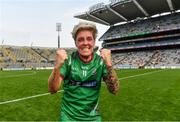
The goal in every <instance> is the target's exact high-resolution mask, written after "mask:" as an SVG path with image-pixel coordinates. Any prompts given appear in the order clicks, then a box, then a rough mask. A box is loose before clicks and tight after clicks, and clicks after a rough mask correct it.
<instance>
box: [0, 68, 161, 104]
mask: <svg viewBox="0 0 180 122" xmlns="http://www.w3.org/2000/svg"><path fill="white" fill-rule="evenodd" d="M161 71H164V70H158V71H153V72H147V73H143V74H138V75H132V76H128V77H123V78H119V80H123V79H128V78H133V77H138V76H143V75H149V74H153V73H156V72H161ZM63 91H64V90H60V91H58V92H63ZM49 94H50V93H44V94H38V95H34V96H29V97H23V98H19V99H15V100H9V101H4V102H0V105H3V104H8V103H13V102H17V101H22V100H27V99H31V98H36V97H41V96H45V95H49Z"/></svg>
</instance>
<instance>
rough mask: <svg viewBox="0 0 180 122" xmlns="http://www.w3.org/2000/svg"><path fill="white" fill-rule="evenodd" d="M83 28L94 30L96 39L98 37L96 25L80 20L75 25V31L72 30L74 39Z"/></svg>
mask: <svg viewBox="0 0 180 122" xmlns="http://www.w3.org/2000/svg"><path fill="white" fill-rule="evenodd" d="M82 30H89V31H92V34H93V37H94V40H95V39H96V37H97V33H98V31H97V28H96V25H95V24H93V23H90V22H79V23H78V24H77V25H75V26H74V28H73V31H72V32H71V34H72V37H73V39H74V40H76V37H77V34H78V33H79V32H80V31H82Z"/></svg>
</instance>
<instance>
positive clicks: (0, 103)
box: [0, 90, 64, 105]
mask: <svg viewBox="0 0 180 122" xmlns="http://www.w3.org/2000/svg"><path fill="white" fill-rule="evenodd" d="M63 91H64V90H59V91H58V92H63ZM49 94H50V93H44V94H37V95H33V96H29V97H23V98H19V99H14V100H8V101H4V102H0V105H3V104H8V103H13V102H18V101H22V100H27V99H32V98H36V97H41V96H46V95H49Z"/></svg>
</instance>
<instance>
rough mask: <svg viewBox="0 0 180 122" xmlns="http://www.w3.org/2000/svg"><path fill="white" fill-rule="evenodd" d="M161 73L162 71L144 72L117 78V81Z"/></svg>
mask: <svg viewBox="0 0 180 122" xmlns="http://www.w3.org/2000/svg"><path fill="white" fill-rule="evenodd" d="M161 71H164V70H158V71H152V72H146V73H143V74H138V75H132V76H128V77H122V78H119V80H123V79H128V78H133V77H138V76H143V75H149V74H153V73H156V72H161Z"/></svg>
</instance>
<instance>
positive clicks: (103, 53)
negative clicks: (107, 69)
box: [100, 49, 112, 66]
mask: <svg viewBox="0 0 180 122" xmlns="http://www.w3.org/2000/svg"><path fill="white" fill-rule="evenodd" d="M100 56H101V57H102V59H103V60H104V62H105V63H106V65H107V66H112V63H111V50H108V49H101V50H100Z"/></svg>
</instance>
